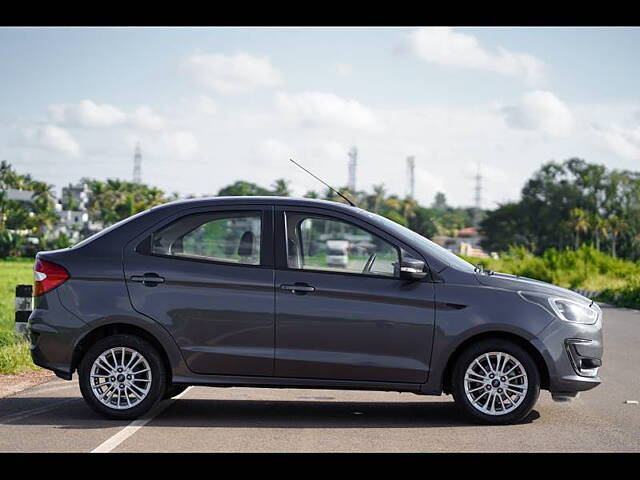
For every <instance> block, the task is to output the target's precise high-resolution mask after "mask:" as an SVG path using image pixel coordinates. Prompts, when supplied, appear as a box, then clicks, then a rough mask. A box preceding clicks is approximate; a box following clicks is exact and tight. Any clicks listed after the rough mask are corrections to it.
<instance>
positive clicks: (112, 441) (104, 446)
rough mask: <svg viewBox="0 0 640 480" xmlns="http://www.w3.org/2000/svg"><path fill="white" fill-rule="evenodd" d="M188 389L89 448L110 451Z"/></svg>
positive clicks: (95, 450)
mask: <svg viewBox="0 0 640 480" xmlns="http://www.w3.org/2000/svg"><path fill="white" fill-rule="evenodd" d="M189 390H191V387H189V388H187V389H186V390H185V391H184V392H182V393H181V394H180V395H176V396H175V397H173V398H172V399H170V400H166V401H165V402H163V403H161V404H160V405H158V406H156V408H154V409H153V410H152V411H151V412H149V413H148V414H147V415H146V416H144V417H142V418H139V419H137V420H134V421H133V422H131V423H130V424H129V425H127V426H126V427H124V428H123V429H122V430H120V431H119V432H118V433H116V434H115V435H114V436H112V437H111V438H108V439H107V440H105V441H104V442H102V443H101V444H100V445H98V446H97V447H96V448H94V449H93V450H91V453H109V452H111V451H112V450H113V449H115V448H116V447H117V446H118V445H120V444H121V443H122V442H124V441H125V440H126V439H127V438H129V437H130V436H131V435H133V434H134V433H136V432H137V431H138V430H140V429H141V428H142V427H144V426H145V425H146V424H147V423H149V422H150V421H151V420H153V419H154V418H155V417H156V416H158V415H159V414H160V413H162V412H163V411H164V410H165V409H166V408H167V407H168V406H169V405H171V404H172V403H173V402H174V401H175V400H178V399H179V398H180V397H182V396H183V395H184V394H186V393H187V392H188V391H189Z"/></svg>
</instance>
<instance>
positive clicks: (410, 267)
mask: <svg viewBox="0 0 640 480" xmlns="http://www.w3.org/2000/svg"><path fill="white" fill-rule="evenodd" d="M424 267H425V265H424V262H423V261H422V260H416V259H413V258H405V259H404V260H402V261H401V262H400V278H401V279H403V280H422V279H423V278H424V277H426V276H427V272H425V270H424Z"/></svg>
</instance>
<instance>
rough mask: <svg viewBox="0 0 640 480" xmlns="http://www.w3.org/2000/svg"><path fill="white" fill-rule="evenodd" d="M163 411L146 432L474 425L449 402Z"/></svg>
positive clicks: (82, 416) (67, 414) (87, 422)
mask: <svg viewBox="0 0 640 480" xmlns="http://www.w3.org/2000/svg"><path fill="white" fill-rule="evenodd" d="M20 400H21V399H18V398H15V399H0V409H2V407H6V406H8V405H7V404H6V402H7V401H11V402H18V401H20ZM22 400H24V399H22ZM38 400H40V402H38V404H40V405H47V403H48V401H50V402H51V403H54V402H60V400H61V399H60V398H59V397H56V398H42V397H40V398H39V399H38ZM78 400H80V399H78ZM14 407H15V406H14ZM168 407H169V408H167V409H166V410H164V411H163V412H162V413H160V415H158V416H157V417H156V418H154V419H153V420H152V421H151V422H149V423H148V424H147V425H146V427H180V428H429V427H467V426H476V425H477V424H475V423H473V422H472V421H470V420H469V419H468V418H467V417H466V416H465V415H464V414H463V413H462V412H460V410H459V409H458V408H457V407H456V405H455V404H454V403H453V402H452V401H429V402H419V401H418V402H407V401H402V402H343V401H330V400H315V401H308V400H289V401H281V400H278V401H274V400H244V399H238V400H214V399H211V400H209V399H179V400H176V401H174V402H173V403H172V404H170V405H169V406H168ZM14 410H15V408H14ZM539 417H540V414H539V413H538V412H537V411H535V410H534V411H533V412H531V414H529V416H528V417H527V418H526V419H525V420H524V421H523V422H521V423H531V422H533V421H535V420H536V419H537V418H539ZM6 418H7V424H13V425H50V426H54V427H57V428H61V429H96V428H108V427H113V426H118V425H119V424H120V425H122V426H125V425H127V424H128V422H123V421H114V420H106V419H104V418H102V417H100V416H99V415H98V414H96V413H94V412H93V411H92V410H91V409H90V408H89V407H88V406H87V405H85V404H84V402H82V401H78V402H73V401H72V402H68V403H66V404H61V405H59V406H58V407H55V408H53V409H51V410H47V411H46V412H42V413H36V414H34V415H28V416H22V417H20V416H18V417H16V415H15V414H13V415H9V416H7V417H6ZM3 423H4V422H3V418H2V416H0V425H1V424H3ZM146 427H145V428H146Z"/></svg>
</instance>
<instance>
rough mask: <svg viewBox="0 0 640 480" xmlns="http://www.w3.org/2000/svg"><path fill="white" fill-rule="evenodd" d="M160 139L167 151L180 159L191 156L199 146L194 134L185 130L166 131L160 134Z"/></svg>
mask: <svg viewBox="0 0 640 480" xmlns="http://www.w3.org/2000/svg"><path fill="white" fill-rule="evenodd" d="M162 141H163V144H164V145H165V147H166V149H167V150H168V153H169V154H170V155H175V156H177V157H178V158H180V159H188V158H191V157H193V156H194V155H195V154H196V153H197V152H198V148H199V147H198V139H197V138H196V136H195V135H194V134H193V133H191V132H187V131H178V132H170V133H166V134H164V135H163V136H162Z"/></svg>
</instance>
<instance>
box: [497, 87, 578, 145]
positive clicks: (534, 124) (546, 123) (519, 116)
mask: <svg viewBox="0 0 640 480" xmlns="http://www.w3.org/2000/svg"><path fill="white" fill-rule="evenodd" d="M501 112H502V113H503V115H504V118H505V121H506V122H507V125H509V126H510V127H512V128H519V129H523V130H531V131H537V132H540V133H543V134H545V135H547V136H550V137H564V136H567V135H569V134H570V133H571V132H572V131H573V127H574V118H573V114H572V113H571V110H570V109H569V107H567V105H565V104H564V103H563V102H562V100H560V99H559V98H558V97H556V96H555V95H554V94H553V93H551V92H549V91H543V90H535V91H532V92H527V93H525V94H524V95H523V96H522V98H521V99H520V101H518V102H517V103H516V104H515V105H510V106H506V107H503V108H502V109H501Z"/></svg>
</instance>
